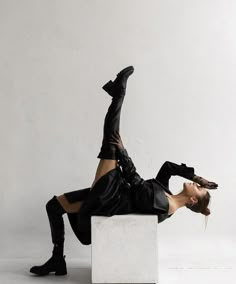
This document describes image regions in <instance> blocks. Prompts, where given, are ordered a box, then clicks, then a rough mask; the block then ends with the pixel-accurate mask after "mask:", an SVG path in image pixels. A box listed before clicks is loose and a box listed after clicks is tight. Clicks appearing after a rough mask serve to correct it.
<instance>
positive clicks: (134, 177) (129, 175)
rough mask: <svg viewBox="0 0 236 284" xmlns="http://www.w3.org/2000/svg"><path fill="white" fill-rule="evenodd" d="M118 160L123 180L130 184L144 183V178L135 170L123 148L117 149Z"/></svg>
mask: <svg viewBox="0 0 236 284" xmlns="http://www.w3.org/2000/svg"><path fill="white" fill-rule="evenodd" d="M117 152H118V157H119V161H118V164H119V165H120V166H121V168H122V172H123V176H124V178H125V180H126V181H127V182H128V183H130V185H132V186H137V185H140V184H142V183H144V179H143V178H141V176H140V175H139V174H138V173H137V172H136V167H135V166H134V163H133V161H132V159H131V158H130V157H129V155H128V152H127V150H126V149H125V148H123V149H119V148H118V149H117Z"/></svg>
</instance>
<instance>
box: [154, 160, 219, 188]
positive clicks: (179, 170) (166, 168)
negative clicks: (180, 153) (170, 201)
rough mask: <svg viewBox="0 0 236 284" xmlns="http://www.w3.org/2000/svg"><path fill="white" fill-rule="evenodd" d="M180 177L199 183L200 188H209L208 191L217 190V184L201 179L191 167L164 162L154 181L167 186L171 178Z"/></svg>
mask: <svg viewBox="0 0 236 284" xmlns="http://www.w3.org/2000/svg"><path fill="white" fill-rule="evenodd" d="M176 175H177V176H181V177H183V178H186V179H189V180H191V181H194V182H197V183H199V184H200V185H201V186H203V187H206V188H209V189H215V188H217V186H218V185H217V184H216V183H214V182H210V181H207V180H206V179H203V178H202V177H200V176H197V175H196V174H195V173H194V168H193V167H188V166H186V164H183V163H182V164H181V165H178V164H176V163H173V162H170V161H166V162H165V163H164V164H163V165H162V167H161V168H160V170H159V172H158V174H157V176H156V179H157V180H159V181H160V182H161V183H163V184H164V185H166V186H168V183H169V179H170V178H171V176H176Z"/></svg>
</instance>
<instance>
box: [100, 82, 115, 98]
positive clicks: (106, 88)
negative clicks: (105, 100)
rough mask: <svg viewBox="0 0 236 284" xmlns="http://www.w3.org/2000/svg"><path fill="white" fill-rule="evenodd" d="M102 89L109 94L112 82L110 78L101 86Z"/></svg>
mask: <svg viewBox="0 0 236 284" xmlns="http://www.w3.org/2000/svg"><path fill="white" fill-rule="evenodd" d="M102 88H103V90H105V91H106V92H107V93H108V94H109V95H111V92H112V88H113V82H112V81H111V80H110V81H108V82H107V83H106V84H105V85H104V86H103V87H102Z"/></svg>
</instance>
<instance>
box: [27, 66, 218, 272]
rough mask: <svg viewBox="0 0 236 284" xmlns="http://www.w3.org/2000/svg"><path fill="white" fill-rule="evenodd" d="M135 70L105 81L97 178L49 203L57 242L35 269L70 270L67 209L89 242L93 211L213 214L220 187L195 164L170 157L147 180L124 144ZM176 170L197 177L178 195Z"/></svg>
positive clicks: (78, 232) (81, 237) (82, 237)
mask: <svg viewBox="0 0 236 284" xmlns="http://www.w3.org/2000/svg"><path fill="white" fill-rule="evenodd" d="M133 72H134V68H133V66H129V67H127V68H125V69H123V70H121V71H120V72H119V73H118V74H117V76H116V79H115V80H114V81H113V82H112V81H111V80H110V81H109V82H108V83H106V84H105V85H104V86H103V89H104V90H105V91H106V92H107V93H108V94H109V95H110V96H111V97H112V101H111V104H110V106H109V108H108V111H107V114H106V116H105V120H104V128H103V141H102V146H101V150H100V153H99V155H98V156H97V158H99V159H100V161H99V164H98V167H97V171H96V175H95V179H94V181H93V184H92V185H91V187H88V188H84V189H79V190H75V191H71V192H66V193H64V194H62V195H59V196H55V195H54V196H53V198H52V199H50V200H49V201H48V202H47V204H46V210H47V214H48V218H49V223H50V228H51V236H52V242H53V244H54V247H53V252H52V256H51V258H50V259H49V260H48V261H47V262H46V263H44V264H43V265H41V266H33V267H32V268H31V269H30V272H32V273H35V274H38V275H47V274H49V273H50V272H55V274H56V275H65V274H67V268H66V262H65V256H64V235H65V232H64V221H63V216H62V215H63V214H64V213H67V215H68V218H69V222H70V224H71V227H72V229H73V231H74V233H75V235H76V236H77V238H78V239H79V240H80V242H81V243H82V244H84V245H89V244H91V216H92V215H96V216H99V215H100V216H113V215H120V214H131V213H143V214H156V215H157V216H158V223H160V222H162V221H164V220H165V219H167V218H169V217H170V216H172V215H173V214H174V212H175V211H176V210H177V209H179V208H181V207H183V206H185V207H186V208H188V209H190V210H192V211H194V212H197V213H202V214H204V215H206V216H207V215H209V214H210V210H209V208H207V206H208V204H209V201H210V194H209V192H208V190H207V189H216V188H217V186H218V185H217V184H216V183H214V182H210V181H207V180H206V179H204V178H202V177H200V176H197V175H195V173H194V168H192V167H187V166H186V164H183V163H182V164H181V165H178V164H175V163H173V162H169V161H166V162H165V163H164V164H163V165H162V167H161V168H160V170H159V172H158V174H157V176H156V177H155V178H152V179H148V180H144V179H142V178H141V177H140V175H139V174H138V173H137V172H136V168H135V166H134V164H133V162H132V160H131V158H130V157H129V156H128V153H127V151H126V149H125V148H124V146H123V143H122V140H121V137H120V134H119V126H120V113H121V107H122V103H123V100H124V97H125V93H126V84H127V80H128V77H129V76H130V75H131V74H132V73H133ZM173 175H178V176H181V177H183V178H186V179H189V180H191V181H193V182H192V183H186V182H185V183H184V184H183V189H182V191H181V192H180V193H178V194H176V195H173V194H172V192H171V191H170V189H169V179H170V178H171V176H173Z"/></svg>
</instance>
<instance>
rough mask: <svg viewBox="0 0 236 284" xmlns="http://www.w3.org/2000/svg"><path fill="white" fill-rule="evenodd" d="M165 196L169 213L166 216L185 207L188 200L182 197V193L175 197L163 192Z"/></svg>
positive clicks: (184, 196)
mask: <svg viewBox="0 0 236 284" xmlns="http://www.w3.org/2000/svg"><path fill="white" fill-rule="evenodd" d="M165 195H166V196H167V198H168V201H169V211H168V214H169V215H170V214H173V213H174V212H175V211H176V210H177V209H179V208H181V207H183V206H185V205H186V204H187V202H188V200H189V198H188V197H187V196H186V195H184V194H183V193H182V192H180V193H178V194H175V195H171V194H169V193H167V192H165Z"/></svg>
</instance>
